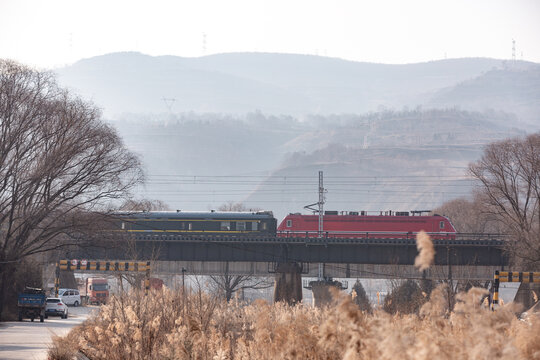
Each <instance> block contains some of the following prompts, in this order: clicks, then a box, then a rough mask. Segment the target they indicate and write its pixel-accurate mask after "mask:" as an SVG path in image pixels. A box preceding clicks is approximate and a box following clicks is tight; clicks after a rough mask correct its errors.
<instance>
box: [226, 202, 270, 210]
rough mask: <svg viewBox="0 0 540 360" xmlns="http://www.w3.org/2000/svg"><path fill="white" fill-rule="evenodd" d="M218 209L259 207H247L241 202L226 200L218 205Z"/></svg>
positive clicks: (256, 208) (255, 208)
mask: <svg viewBox="0 0 540 360" xmlns="http://www.w3.org/2000/svg"><path fill="white" fill-rule="evenodd" d="M218 210H219V211H259V210H261V208H258V207H254V208H248V207H247V206H246V205H244V204H243V203H241V202H234V201H227V202H226V203H225V204H222V205H220V206H219V207H218Z"/></svg>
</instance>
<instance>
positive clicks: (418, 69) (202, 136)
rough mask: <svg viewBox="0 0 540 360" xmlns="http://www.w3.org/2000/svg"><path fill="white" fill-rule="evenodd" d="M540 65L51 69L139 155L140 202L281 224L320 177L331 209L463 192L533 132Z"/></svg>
mask: <svg viewBox="0 0 540 360" xmlns="http://www.w3.org/2000/svg"><path fill="white" fill-rule="evenodd" d="M539 68H540V66H539V65H538V64H534V63H528V62H521V61H516V62H508V61H504V60H497V59H486V58H469V59H449V60H441V61H433V62H427V63H419V64H406V65H385V64H372V63H361V62H353V61H345V60H341V59H334V58H328V57H318V56H310V55H290V54H271V53H230V54H220V55H211V56H205V57H200V58H182V57H176V56H158V57H152V56H148V55H143V54H140V53H134V52H127V53H114V54H108V55H104V56H99V57H95V58H89V59H85V60H81V61H79V62H77V63H75V64H74V65H72V66H69V67H65V68H60V69H57V70H56V71H57V73H58V74H59V81H60V82H61V83H62V84H63V85H65V86H68V87H69V88H72V89H74V90H75V91H76V92H78V93H80V94H81V95H82V96H85V97H90V98H92V99H93V101H95V102H96V103H97V104H98V105H99V106H101V107H102V108H103V110H104V113H105V115H106V117H107V118H109V119H110V120H111V121H112V122H113V123H114V125H115V126H116V127H117V128H118V129H119V131H120V134H121V135H122V137H123V138H124V140H125V142H126V144H127V145H128V147H130V148H131V149H132V150H134V151H136V152H137V153H139V154H140V155H141V157H142V160H143V163H144V166H145V168H146V170H147V174H148V181H147V184H146V185H145V187H144V188H141V190H140V193H139V195H141V196H145V197H148V198H157V199H160V200H163V201H165V202H166V203H168V204H169V205H170V206H171V207H173V208H177V209H185V210H198V209H199V210H200V209H202V210H205V209H207V210H209V209H213V208H217V207H218V206H219V205H220V204H222V203H225V202H227V201H235V202H238V201H242V202H244V203H245V204H246V205H247V206H248V207H257V208H266V209H270V210H273V211H274V212H275V213H276V215H277V216H278V217H282V216H284V215H285V214H286V213H287V212H290V211H302V209H303V206H304V205H307V204H309V203H313V202H315V201H316V198H317V194H316V192H317V184H316V176H317V171H318V170H324V171H325V176H327V177H328V178H329V179H330V180H329V182H328V187H327V188H328V191H329V192H328V196H327V200H328V203H327V207H328V208H331V209H334V210H368V211H376V210H384V209H387V210H388V209H392V210H411V209H415V208H434V207H436V206H438V205H440V204H441V203H442V202H443V201H446V200H449V199H452V198H455V197H458V196H464V195H466V194H467V193H468V192H469V191H470V189H471V186H472V183H471V182H470V180H468V178H467V173H466V168H467V165H468V163H469V162H471V161H474V160H476V159H477V158H478V157H479V156H480V154H481V151H482V147H483V146H484V145H485V144H487V143H489V142H491V141H494V140H499V139H503V138H506V137H508V136H518V135H522V134H524V133H525V130H529V131H534V130H535V129H538V128H539V125H540V121H539V119H538V114H539V109H540V107H539V99H540V96H539V94H540V79H539V76H538V72H539V70H538V69H539ZM332 177H334V180H331V179H332ZM341 178H351V179H352V180H350V181H349V182H345V183H343V181H342V180H340V179H341Z"/></svg>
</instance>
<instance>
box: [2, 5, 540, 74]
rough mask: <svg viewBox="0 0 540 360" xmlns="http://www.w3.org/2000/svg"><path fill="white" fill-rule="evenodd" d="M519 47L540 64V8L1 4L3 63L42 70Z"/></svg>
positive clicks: (398, 57)
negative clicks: (117, 55)
mask: <svg viewBox="0 0 540 360" xmlns="http://www.w3.org/2000/svg"><path fill="white" fill-rule="evenodd" d="M203 34H206V45H204V35H203ZM512 39H515V40H516V58H518V59H521V58H522V57H523V59H524V60H529V61H534V62H539V63H540V1H538V0H485V1H481V0H448V1H446V0H445V1H437V0H371V1H366V0H351V1H347V0H333V1H322V0H308V1H295V0H285V1H282V0H268V1H263V0H229V1H224V0H191V1H181V0H177V1H174V0H171V1H168V0H152V1H150V0H147V1H136V0H129V1H124V0H91V1H89V0H47V1H45V0H0V58H11V59H15V60H18V61H21V62H24V63H27V64H30V65H34V66H38V67H54V66H62V65H66V64H69V63H73V62H75V61H77V60H79V59H81V58H87V57H92V56H96V55H101V54H105V53H110V52H117V51H139V52H142V53H145V54H149V55H178V56H187V57H196V56H201V55H209V54H216V53H223V52H242V51H247V52H253V51H257V52H282V53H299V54H318V55H324V56H330V57H339V58H344V59H350V60H357V61H369V62H382V63H411V62H421V61H430V60H437V59H443V58H445V57H448V58H457V57H478V56H481V57H493V58H501V59H503V58H506V59H509V58H511V57H512ZM522 54H523V55H522Z"/></svg>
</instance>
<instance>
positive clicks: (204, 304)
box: [49, 286, 540, 360]
mask: <svg viewBox="0 0 540 360" xmlns="http://www.w3.org/2000/svg"><path fill="white" fill-rule="evenodd" d="M445 294H446V289H445V288H444V286H440V287H438V288H436V289H435V290H434V291H433V292H432V294H431V297H430V300H429V301H428V302H427V303H425V304H424V305H423V306H422V308H421V309H420V311H419V314H418V315H415V314H411V315H400V314H395V315H390V314H388V313H386V312H384V311H381V310H376V311H374V312H373V313H372V314H369V313H367V312H362V311H361V310H360V309H359V308H358V306H357V305H356V304H355V303H354V301H353V299H352V298H351V296H348V295H345V294H335V303H334V305H333V306H330V307H327V308H324V309H317V308H312V307H305V306H303V305H297V306H288V305H285V304H282V303H278V304H267V303H266V302H264V301H255V302H253V303H251V304H243V303H239V302H235V301H232V302H230V303H226V302H223V301H221V300H218V299H216V298H214V297H212V296H210V295H208V294H206V293H204V292H200V291H199V292H197V293H195V294H190V295H189V296H187V297H186V298H185V299H183V298H182V296H181V294H177V293H173V292H170V291H168V290H166V289H165V290H164V291H163V292H155V293H152V295H151V296H147V297H145V296H143V295H142V294H141V293H131V294H130V295H129V296H125V297H121V298H119V297H113V298H112V299H111V302H110V303H109V304H108V305H106V306H103V307H102V308H101V311H100V312H99V313H98V314H96V315H95V316H93V317H91V318H90V319H88V320H87V321H86V322H85V323H84V324H83V325H82V326H80V327H78V328H75V329H74V330H72V331H71V332H70V333H69V334H68V336H66V337H64V338H56V339H55V340H54V343H53V345H52V346H51V349H50V352H49V358H50V359H52V360H55V359H61V358H62V359H65V358H66V357H62V356H59V355H61V354H66V355H68V354H70V353H69V352H66V351H63V350H62V348H63V347H74V346H75V348H76V350H77V351H79V352H81V353H84V354H85V355H86V356H87V357H88V358H90V359H107V360H114V359H246V360H247V359H347V360H352V359H443V360H445V359H448V360H450V359H486V360H487V359H489V360H491V359H512V360H518V359H540V319H539V318H538V317H536V316H534V315H532V316H529V318H528V319H527V321H520V320H518V319H517V318H516V317H515V315H514V309H513V308H511V307H509V306H505V307H502V308H500V309H499V310H498V311H495V312H492V311H490V310H489V309H488V308H486V307H485V306H483V305H482V303H481V300H482V297H483V296H484V294H485V290H482V289H478V288H473V289H471V290H469V291H468V292H467V293H461V294H459V295H458V302H457V304H456V307H455V309H454V311H453V312H451V313H449V312H448V310H447V302H446V298H445V296H446V295H445ZM184 300H185V301H184ZM74 344H75V345H74Z"/></svg>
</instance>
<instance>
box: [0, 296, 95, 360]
mask: <svg viewBox="0 0 540 360" xmlns="http://www.w3.org/2000/svg"><path fill="white" fill-rule="evenodd" d="M97 309H98V307H95V306H84V307H77V308H75V307H70V308H69V316H68V318H67V319H61V318H60V317H55V316H49V318H48V319H45V322H43V323H40V322H39V319H38V320H37V321H36V320H34V322H31V321H30V320H29V319H25V320H24V321H22V322H18V321H10V322H2V323H0V359H2V360H22V359H29V360H45V359H47V349H48V347H49V345H50V343H51V338H52V336H53V335H58V336H64V335H66V334H67V333H68V332H69V331H70V330H71V328H73V327H74V326H76V325H79V324H80V323H82V322H83V321H85V320H86V318H87V317H88V316H89V315H90V314H91V313H92V312H93V311H96V310H97Z"/></svg>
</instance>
